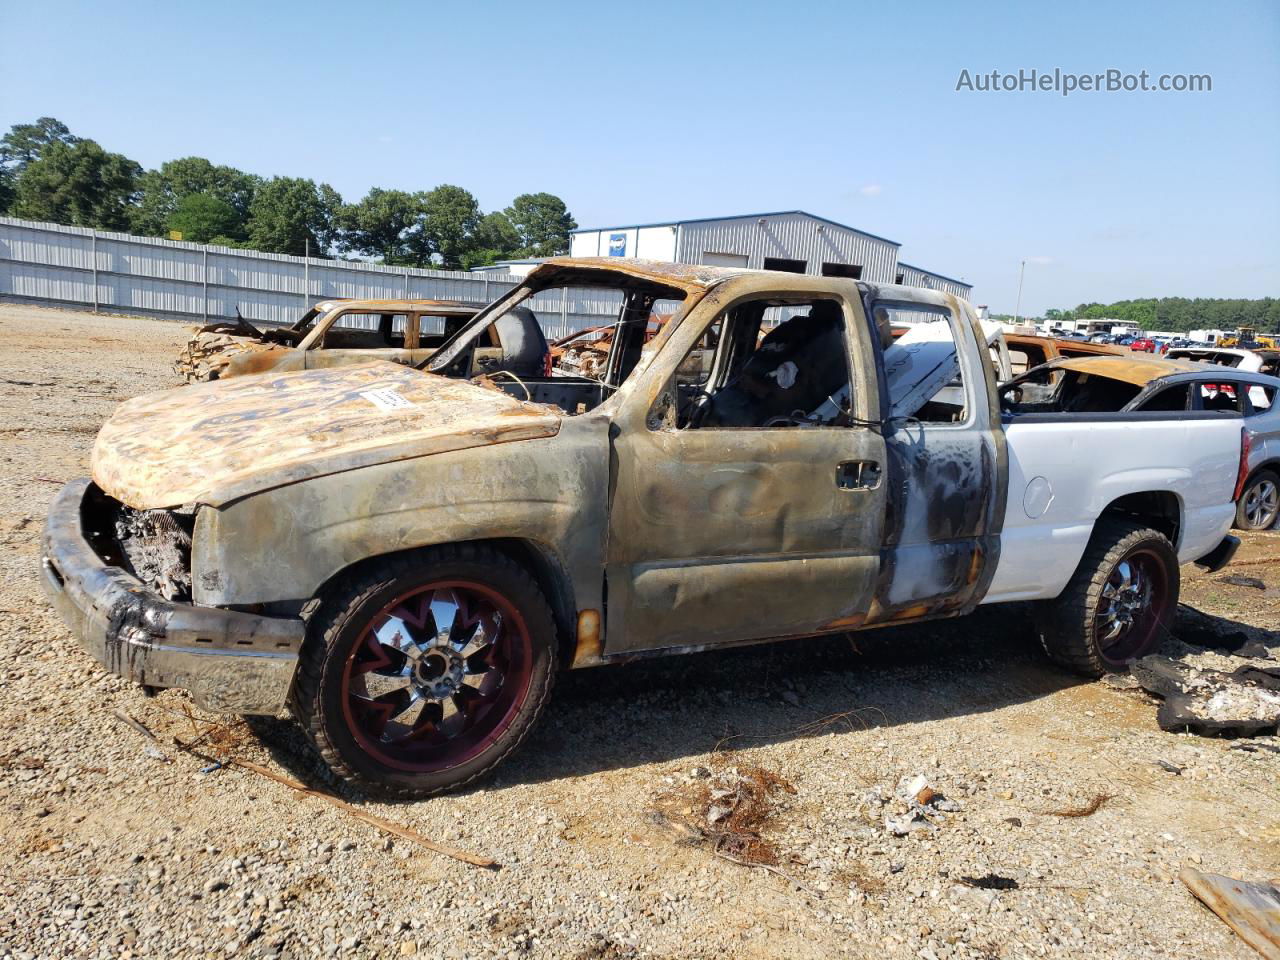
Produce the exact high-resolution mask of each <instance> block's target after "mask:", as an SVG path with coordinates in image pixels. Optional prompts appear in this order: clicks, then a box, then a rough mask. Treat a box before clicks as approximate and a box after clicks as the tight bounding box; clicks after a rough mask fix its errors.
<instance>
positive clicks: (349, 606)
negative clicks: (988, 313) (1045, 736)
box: [43, 258, 1242, 796]
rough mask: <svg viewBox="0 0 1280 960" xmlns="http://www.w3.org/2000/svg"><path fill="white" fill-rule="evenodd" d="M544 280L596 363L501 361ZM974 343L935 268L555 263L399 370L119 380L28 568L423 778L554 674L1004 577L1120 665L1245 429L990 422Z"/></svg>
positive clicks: (364, 773) (468, 759) (959, 603)
mask: <svg viewBox="0 0 1280 960" xmlns="http://www.w3.org/2000/svg"><path fill="white" fill-rule="evenodd" d="M563 288H571V292H572V295H574V296H581V297H584V298H588V299H591V300H593V301H595V302H596V303H598V304H599V308H598V311H599V310H603V309H606V308H607V309H613V310H616V317H617V321H616V324H615V329H614V332H613V336H612V343H611V347H610V351H609V355H608V358H607V362H606V363H604V364H603V366H602V367H601V368H600V373H599V376H598V377H595V378H590V377H583V376H573V375H564V374H563V373H559V372H556V371H552V372H551V373H550V375H540V376H520V375H514V374H513V375H507V376H494V375H491V374H486V373H485V371H484V369H483V367H482V366H480V365H479V363H478V357H479V349H480V348H479V345H480V344H481V343H482V342H483V341H484V337H485V336H486V331H487V330H488V328H489V327H490V325H491V324H492V323H493V322H494V320H495V318H498V317H501V316H503V315H505V314H506V313H508V312H509V311H511V310H513V309H516V308H518V307H520V305H521V304H523V303H526V302H527V301H528V300H529V299H530V298H532V297H534V296H537V295H539V294H543V293H551V294H552V295H553V296H554V292H555V291H557V290H560V289H563ZM566 292H570V291H566ZM655 313H657V314H664V315H669V316H670V317H671V319H670V320H669V321H668V322H667V323H665V324H663V325H662V330H661V331H660V332H659V333H658V334H657V335H656V336H654V337H653V338H652V339H651V340H648V341H647V342H646V336H647V332H648V326H649V321H650V318H651V316H652V315H654V314H655ZM762 328H763V329H767V330H768V331H769V332H768V333H767V334H766V335H765V336H763V337H761V336H760V335H759V331H760V330H761V329H762ZM895 332H896V333H898V334H899V335H898V336H897V337H896V338H895ZM990 337H991V334H990V331H989V330H988V329H986V328H985V327H984V326H983V325H982V324H981V323H979V322H978V321H977V320H976V319H975V316H974V313H973V311H972V309H971V308H970V306H969V305H968V304H967V303H965V302H964V301H962V300H958V299H956V298H955V297H953V296H950V295H947V294H943V293H941V292H937V291H931V290H921V289H913V288H908V287H901V286H877V285H875V284H871V283H865V282H859V281H854V280H850V279H843V278H830V277H814V276H799V275H794V274H787V273H774V272H762V271H746V270H734V269H719V268H711V267H701V266H685V265H673V264H657V263H648V262H643V261H631V260H625V259H620V258H601V259H588V260H575V259H567V258H566V259H553V260H550V261H548V262H547V263H545V264H543V265H541V266H539V267H538V268H537V269H535V270H534V271H533V272H532V273H531V274H530V275H529V276H528V278H526V280H525V281H524V282H523V283H522V284H521V285H520V286H518V287H517V288H515V289H514V290H512V291H511V292H510V293H508V294H507V295H505V296H504V297H503V298H501V299H499V300H497V301H495V302H494V303H493V304H491V305H490V306H488V307H486V308H485V309H484V310H482V311H481V312H480V313H479V314H477V316H476V317H475V318H474V319H473V320H472V321H470V322H469V323H468V324H467V325H466V326H464V327H463V328H462V329H461V330H460V331H458V333H457V334H456V335H455V336H454V337H453V338H452V339H451V340H449V341H448V342H446V343H445V344H443V345H442V346H441V347H440V348H439V350H438V351H436V353H435V354H434V355H432V356H431V358H430V359H429V360H427V361H426V363H425V364H424V365H423V367H424V369H422V370H418V369H412V368H406V367H403V366H397V365H395V364H391V363H380V362H373V363H367V364H359V365H355V366H346V367H336V368H329V369H317V370H304V371H297V372H289V373H282V374H266V375H262V376H255V377H240V378H234V379H231V380H226V381H218V382H213V383H204V384H196V385H193V386H189V387H182V388H179V389H177V390H173V391H166V392H161V393H155V394H151V395H148V396H144V397H139V398H137V399H135V400H131V401H129V402H127V403H125V404H123V405H122V406H121V407H120V408H119V409H118V410H117V411H116V413H115V414H114V415H113V416H112V417H111V419H110V420H108V422H107V423H106V425H105V426H104V427H103V428H102V431H101V433H100V434H99V436H98V439H97V442H96V444H95V447H94V453H93V463H92V478H84V479H81V480H76V481H74V482H72V483H71V484H69V485H68V486H67V487H66V488H65V489H64V490H63V491H62V492H61V493H60V494H59V495H58V496H57V498H56V500H55V502H54V503H53V505H52V508H51V511H50V516H49V521H48V525H47V528H46V533H45V537H44V542H43V543H44V575H43V581H44V584H45V587H46V590H47V593H48V595H49V597H50V598H51V599H52V601H53V603H54V604H55V606H56V607H57V609H58V610H59V611H60V612H61V614H62V616H63V617H64V618H65V619H66V620H67V622H68V623H69V624H71V625H72V627H73V629H74V631H75V633H76V634H77V635H78V636H79V638H80V640H81V642H82V644H83V645H84V646H85V648H86V649H87V650H88V651H89V652H90V653H91V654H92V655H93V656H95V657H96V658H98V659H99V660H100V661H101V662H102V663H104V664H105V665H106V666H107V667H108V669H110V670H112V671H114V672H116V673H118V674H120V675H122V676H125V677H129V678H131V679H133V680H135V681H137V682H138V683H140V684H144V685H146V686H148V687H153V688H158V687H181V688H185V689H187V690H189V691H190V692H191V694H192V695H193V697H194V699H195V700H196V702H197V703H198V704H200V705H201V706H204V707H206V708H209V709H213V710H222V711H228V712H238V713H275V712H278V711H280V710H282V709H283V708H285V707H286V706H288V707H290V708H291V709H292V711H293V713H294V715H295V716H296V717H297V719H298V721H299V722H300V724H301V726H302V727H303V728H304V729H305V731H306V732H307V734H308V736H309V737H310V738H311V740H312V741H313V742H314V744H315V745H316V747H317V749H318V750H319V752H320V753H321V754H322V755H323V757H324V759H325V760H326V762H327V763H328V764H329V766H330V767H331V769H332V770H333V771H334V772H335V774H337V775H338V776H340V777H344V778H347V779H350V780H353V781H357V782H361V783H363V784H365V785H371V786H376V787H380V788H384V789H390V790H394V791H399V792H401V793H406V794H412V795H419V796H425V795H428V794H431V793H434V792H437V791H440V790H444V789H448V788H452V787H457V786H459V785H462V784H466V783H469V782H471V781H472V780H474V779H475V778H476V777H479V776H481V775H482V774H484V773H486V772H487V771H489V770H491V769H492V768H493V767H494V766H495V765H496V764H497V763H499V762H500V761H501V760H502V758H503V757H505V756H506V755H507V754H508V753H509V752H510V751H511V750H512V749H513V748H514V747H515V746H516V745H517V744H518V743H519V742H520V741H521V739H522V738H523V737H524V736H525V735H526V733H527V732H528V731H529V729H530V727H531V725H532V724H533V723H534V721H535V720H536V719H537V717H538V715H539V713H540V711H541V710H542V708H543V705H544V704H545V703H546V702H547V698H548V696H549V694H550V691H551V686H552V681H553V678H554V676H555V674H556V672H557V670H558V669H559V668H561V667H588V666H594V665H598V664H605V663H619V662H625V661H628V660H631V659H633V658H636V657H642V656H652V655H657V654H667V653H679V652H686V651H693V650H705V649H708V648H711V647H717V646H728V645H731V644H740V643H750V642H756V641H762V640H766V639H772V638H797V637H803V636H810V635H815V634H824V633H835V632H845V631H852V630H860V629H864V628H869V627H873V626H879V625H884V624H894V623H904V622H908V621H916V620H923V619H926V618H931V617H944V616H958V615H962V614H966V613H969V612H970V611H972V610H973V609H974V608H975V607H977V605H978V604H981V603H1000V602H1006V601H1014V600H1017V601H1035V603H1036V608H1037V610H1038V623H1039V627H1038V633H1039V638H1040V641H1041V642H1042V643H1043V645H1044V647H1045V649H1046V650H1047V651H1048V653H1049V655H1050V656H1051V657H1053V658H1054V659H1055V660H1057V661H1059V662H1061V663H1063V664H1065V665H1067V666H1068V667H1070V668H1072V669H1074V670H1078V671H1080V672H1082V673H1085V674H1090V675H1098V674H1100V673H1102V672H1104V671H1107V670H1116V669H1121V668H1123V667H1124V666H1125V664H1126V663H1128V662H1129V661H1130V660H1131V659H1133V658H1135V657H1139V656H1141V655H1143V654H1145V653H1147V652H1148V651H1150V650H1151V649H1152V648H1153V647H1154V646H1155V645H1156V644H1158V643H1159V641H1160V639H1161V636H1162V633H1163V632H1164V630H1165V629H1166V627H1167V625H1168V623H1169V621H1170V618H1171V616H1172V613H1173V610H1174V607H1175V605H1176V602H1177V598H1178V584H1179V565H1180V564H1182V563H1188V562H1191V561H1197V562H1200V563H1201V564H1203V565H1205V566H1207V567H1209V568H1211V569H1217V568H1218V567H1220V566H1222V565H1223V564H1225V563H1226V562H1227V561H1228V560H1229V559H1230V557H1231V555H1232V553H1233V550H1234V547H1235V541H1234V539H1233V538H1231V537H1229V536H1227V535H1226V531H1227V529H1228V528H1229V526H1230V524H1231V521H1232V517H1233V516H1234V512H1235V508H1234V505H1233V503H1232V495H1233V492H1234V486H1235V482H1236V479H1237V473H1238V470H1239V468H1240V466H1241V463H1242V459H1241V436H1242V431H1241V419H1240V417H1239V416H1238V415H1232V414H1231V413H1230V412H1225V411H1223V412H1218V411H1208V410H1205V411H1200V410H1196V411H1189V412H1188V411H1179V412H1177V413H1176V414H1175V413H1173V412H1164V411H1156V412H1151V413H1144V412H1135V413H1125V414H1101V415H1092V414H1075V413H1063V412H1053V413H1037V414H1029V415H1025V416H1023V415H1019V414H1017V413H1016V412H1002V411H1001V409H1000V404H999V397H998V394H997V390H996V384H995V380H994V374H993V371H992V367H991V364H990V362H989V361H988V359H987V356H986V353H987V350H988V346H987V345H988V343H989V342H990ZM699 352H701V354H702V355H703V356H706V357H709V359H708V360H707V362H698V363H688V362H686V361H687V360H688V358H689V357H691V356H694V355H697V354H699ZM139 537H141V538H142V539H143V541H144V542H143V543H131V542H130V541H132V540H136V539H137V538H139ZM122 541H124V542H122Z"/></svg>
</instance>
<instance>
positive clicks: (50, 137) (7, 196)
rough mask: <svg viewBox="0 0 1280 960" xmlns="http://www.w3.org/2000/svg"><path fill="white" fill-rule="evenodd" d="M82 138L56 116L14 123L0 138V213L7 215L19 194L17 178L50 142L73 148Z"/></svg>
mask: <svg viewBox="0 0 1280 960" xmlns="http://www.w3.org/2000/svg"><path fill="white" fill-rule="evenodd" d="M79 142H80V138H79V137H76V136H73V135H72V133H71V131H70V130H69V129H67V125H66V124H65V123H63V122H62V121H61V120H55V119H54V118H53V117H41V118H40V119H39V120H37V121H36V122H35V123H15V124H14V125H13V126H12V127H10V128H9V132H8V133H6V134H5V135H4V137H3V138H0V214H4V213H8V212H9V209H10V207H11V206H12V205H13V201H14V197H15V194H16V192H17V184H18V177H19V176H20V175H21V174H22V171H23V170H25V169H26V168H27V165H28V164H30V163H31V162H32V161H33V160H38V159H39V158H40V151H41V150H43V149H44V148H45V147H47V146H48V145H49V144H51V143H65V144H66V145H67V146H74V145H75V144H77V143H79Z"/></svg>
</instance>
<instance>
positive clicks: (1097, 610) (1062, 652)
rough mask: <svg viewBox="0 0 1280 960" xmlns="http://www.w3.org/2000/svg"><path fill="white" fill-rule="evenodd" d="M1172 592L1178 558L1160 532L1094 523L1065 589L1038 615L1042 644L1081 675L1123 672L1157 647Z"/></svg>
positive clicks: (1168, 619) (1174, 598)
mask: <svg viewBox="0 0 1280 960" xmlns="http://www.w3.org/2000/svg"><path fill="white" fill-rule="evenodd" d="M1178 588H1179V575H1178V557H1177V554H1176V553H1174V550H1173V546H1172V545H1171V544H1170V543H1169V540H1168V538H1167V537H1165V535H1164V534H1162V533H1160V532H1159V531H1158V530H1152V529H1151V528H1149V527H1144V526H1142V525H1141V524H1139V523H1134V522H1131V521H1128V520H1120V519H1112V518H1104V519H1101V520H1099V521H1098V524H1097V526H1096V527H1095V528H1094V532H1093V536H1092V537H1091V538H1090V540H1089V546H1088V547H1087V548H1086V550H1085V553H1084V557H1083V558H1082V559H1081V560H1080V565H1079V566H1078V567H1077V568H1076V572H1075V573H1074V574H1072V577H1071V580H1070V581H1069V582H1068V583H1067V587H1066V589H1065V590H1063V591H1062V594H1061V595H1060V596H1059V597H1058V598H1057V599H1055V600H1047V601H1044V602H1043V603H1042V604H1041V605H1040V608H1039V610H1038V611H1037V622H1038V627H1039V632H1040V642H1041V645H1042V646H1043V647H1044V650H1045V653H1047V654H1048V655H1049V658H1050V659H1051V660H1053V661H1054V662H1055V663H1059V664H1061V665H1062V666H1064V667H1067V668H1068V669H1070V670H1073V671H1075V672H1076V673H1080V674H1083V675H1085V676H1090V677H1100V676H1102V675H1103V674H1105V673H1109V672H1119V671H1123V670H1125V669H1127V668H1128V665H1129V663H1131V662H1132V661H1134V660H1137V659H1138V658H1140V657H1145V656H1146V655H1147V654H1149V653H1151V652H1152V651H1154V650H1155V649H1156V648H1157V647H1159V646H1160V643H1161V641H1163V639H1164V637H1165V635H1166V634H1167V633H1168V632H1169V628H1170V626H1171V625H1172V623H1173V616H1174V611H1175V610H1176V609H1177V606H1178Z"/></svg>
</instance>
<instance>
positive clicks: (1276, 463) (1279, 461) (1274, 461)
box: [1244, 457, 1280, 486]
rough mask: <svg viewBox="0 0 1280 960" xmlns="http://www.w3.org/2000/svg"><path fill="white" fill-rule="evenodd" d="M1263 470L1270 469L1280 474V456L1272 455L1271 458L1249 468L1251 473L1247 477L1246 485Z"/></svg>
mask: <svg viewBox="0 0 1280 960" xmlns="http://www.w3.org/2000/svg"><path fill="white" fill-rule="evenodd" d="M1263 470H1270V471H1271V472H1272V473H1274V474H1276V475H1280V457H1272V458H1271V459H1269V460H1263V461H1262V462H1261V463H1260V464H1258V465H1257V466H1256V467H1251V468H1250V469H1249V475H1248V476H1247V477H1245V481H1244V482H1245V486H1248V485H1249V483H1250V482H1251V481H1252V480H1253V479H1254V477H1256V476H1257V475H1258V474H1259V473H1261V472H1262V471H1263Z"/></svg>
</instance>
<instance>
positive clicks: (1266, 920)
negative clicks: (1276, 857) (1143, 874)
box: [1179, 866, 1280, 960]
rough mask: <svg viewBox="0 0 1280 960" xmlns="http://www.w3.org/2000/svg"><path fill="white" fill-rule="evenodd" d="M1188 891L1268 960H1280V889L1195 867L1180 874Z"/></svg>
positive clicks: (1274, 883)
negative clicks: (1203, 870)
mask: <svg viewBox="0 0 1280 960" xmlns="http://www.w3.org/2000/svg"><path fill="white" fill-rule="evenodd" d="M1179 877H1180V878H1181V880H1182V882H1183V883H1184V884H1186V887H1187V889H1188V890H1190V891H1191V892H1192V893H1193V894H1195V896H1196V898H1197V899H1198V900H1200V902H1201V903H1203V904H1204V905H1205V906H1206V907H1208V908H1209V909H1210V910H1212V911H1213V912H1214V913H1216V914H1217V915H1218V916H1219V917H1221V918H1222V921H1223V922H1224V923H1226V925H1227V926H1229V927H1230V928H1231V929H1232V930H1234V931H1235V932H1236V933H1237V934H1239V936H1240V939H1241V940H1243V941H1244V942H1245V943H1247V944H1249V946H1251V947H1253V949H1255V950H1257V951H1258V953H1260V954H1262V956H1264V957H1266V958H1267V960H1276V958H1280V885H1277V883H1276V882H1274V881H1273V882H1271V883H1249V882H1247V881H1245V880H1235V879H1233V878H1231V877H1224V876H1221V875H1220V874H1216V873H1201V872H1200V871H1199V870H1197V869H1196V868H1195V867H1191V866H1187V867H1183V868H1182V872H1181V873H1180V874H1179Z"/></svg>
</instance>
